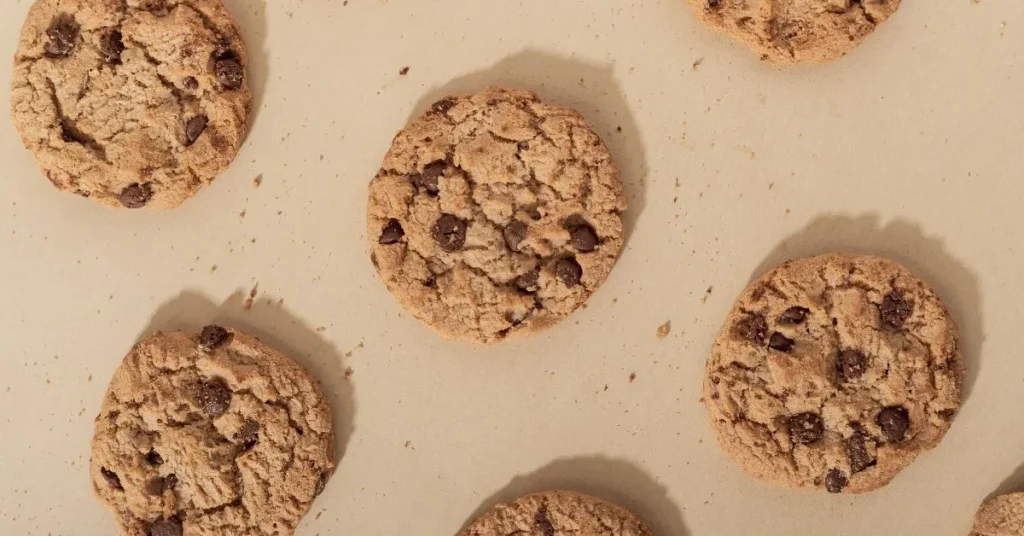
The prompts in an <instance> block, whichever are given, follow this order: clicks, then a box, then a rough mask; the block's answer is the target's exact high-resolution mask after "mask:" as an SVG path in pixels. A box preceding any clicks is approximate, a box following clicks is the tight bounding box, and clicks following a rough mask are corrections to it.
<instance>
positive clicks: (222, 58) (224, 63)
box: [213, 50, 245, 89]
mask: <svg viewBox="0 0 1024 536" xmlns="http://www.w3.org/2000/svg"><path fill="white" fill-rule="evenodd" d="M213 75H214V76H215V77H217V81H218V82H220V83H221V85H222V86H224V87H226V88H228V89H238V88H240V87H242V81H243V79H244V78H245V70H244V69H242V60H241V59H239V57H238V54H236V53H235V52H234V51H232V50H226V51H224V52H221V53H219V54H217V55H216V56H214V58H213Z"/></svg>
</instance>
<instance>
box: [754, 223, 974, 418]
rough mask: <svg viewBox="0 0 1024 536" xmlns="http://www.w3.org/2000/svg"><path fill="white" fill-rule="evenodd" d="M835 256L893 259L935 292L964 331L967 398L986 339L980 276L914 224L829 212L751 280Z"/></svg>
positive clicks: (768, 259)
mask: <svg viewBox="0 0 1024 536" xmlns="http://www.w3.org/2000/svg"><path fill="white" fill-rule="evenodd" d="M831 252H837V253H853V254H862V255H877V256H881V257H886V258H889V259H892V260H894V261H897V262H899V263H901V264H903V265H904V266H906V267H907V268H908V269H910V270H911V271H912V272H914V273H915V274H917V275H918V276H919V277H921V278H922V279H924V281H925V282H926V283H928V284H929V285H930V286H931V287H932V288H933V289H935V292H936V293H938V295H939V297H940V298H941V299H942V301H943V302H945V304H946V306H947V307H948V309H949V312H950V315H952V317H953V320H955V321H956V324H957V326H958V328H959V331H960V351H961V354H962V356H963V360H964V366H965V367H966V369H967V370H966V374H965V377H964V400H966V399H967V398H968V397H969V396H970V393H971V389H972V388H973V386H974V382H975V380H976V379H977V378H978V372H979V370H980V368H981V345H982V343H983V342H984V340H985V332H984V328H983V326H984V322H983V320H982V296H981V287H980V285H979V283H978V276H977V275H976V274H975V273H974V272H973V271H971V269H970V268H968V267H967V265H966V264H964V263H963V262H962V261H960V260H959V259H957V258H956V257H954V256H953V255H952V254H951V253H949V252H948V251H947V250H946V248H945V246H944V245H943V242H942V240H941V239H939V238H937V237H934V236H928V235H926V234H925V232H924V230H923V229H922V228H921V227H920V226H919V225H917V224H915V223H912V222H910V221H907V220H903V219H895V220H892V221H890V222H888V223H887V224H884V225H883V224H882V222H881V220H880V218H879V216H878V215H877V214H864V215H860V216H849V215H844V214H829V215H824V216H818V217H817V218H815V219H814V220H812V221H811V223H810V224H808V225H807V227H805V228H804V229H803V230H801V231H799V232H797V233H796V234H794V235H792V236H790V237H788V238H786V239H784V240H783V241H782V242H780V243H779V244H778V245H776V246H775V248H774V249H773V250H772V251H771V252H770V253H769V254H768V256H767V257H766V258H765V260H764V261H763V262H762V263H761V265H760V266H758V268H757V271H756V272H755V273H754V274H753V275H752V276H751V280H753V279H756V278H757V277H759V276H761V275H762V274H764V273H765V272H767V271H768V270H771V269H772V268H775V267H776V266H778V265H780V264H782V263H784V262H786V261H788V260H793V259H799V258H803V257H810V256H813V255H818V254H822V253H831Z"/></svg>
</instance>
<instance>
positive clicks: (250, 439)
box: [235, 419, 260, 452]
mask: <svg viewBox="0 0 1024 536" xmlns="http://www.w3.org/2000/svg"><path fill="white" fill-rule="evenodd" d="M259 439H260V423H258V422H256V421H254V420H252V419H246V420H245V422H244V423H242V427H241V428H239V429H238V434H237V435H236V436H235V440H236V441H238V442H239V443H241V444H242V452H246V451H248V450H250V449H252V448H253V447H255V446H256V443H257V442H258V441H259Z"/></svg>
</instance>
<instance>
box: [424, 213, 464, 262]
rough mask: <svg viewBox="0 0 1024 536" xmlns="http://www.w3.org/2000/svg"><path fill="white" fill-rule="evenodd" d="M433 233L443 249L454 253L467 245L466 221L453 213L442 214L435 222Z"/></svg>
mask: <svg viewBox="0 0 1024 536" xmlns="http://www.w3.org/2000/svg"><path fill="white" fill-rule="evenodd" d="M432 234H433V236H434V240H435V241H436V242H437V245H438V246H440V247H441V249H443V250H444V251H447V252H448V253H454V252H456V251H458V250H460V249H462V246H464V245H466V222H464V221H462V220H460V219H459V218H457V217H455V216H452V215H451V214H442V215H441V217H440V218H438V219H437V221H436V222H435V223H434V229H433V231H432Z"/></svg>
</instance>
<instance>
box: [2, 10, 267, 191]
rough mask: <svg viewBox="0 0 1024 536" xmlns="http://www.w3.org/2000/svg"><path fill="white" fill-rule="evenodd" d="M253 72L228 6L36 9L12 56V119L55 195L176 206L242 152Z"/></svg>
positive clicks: (29, 14) (27, 20)
mask: <svg viewBox="0 0 1024 536" xmlns="http://www.w3.org/2000/svg"><path fill="white" fill-rule="evenodd" d="M246 65H247V59H246V52H245V47H244V45H243V43H242V39H241V37H240V36H239V34H238V29H237V28H236V26H235V23H234V21H233V20H232V19H231V17H230V15H229V14H228V12H227V11H226V9H225V8H224V6H223V4H222V3H221V0H38V1H37V2H36V3H35V4H34V5H33V6H32V7H31V9H30V10H29V13H28V18H27V19H26V21H25V24H24V26H23V27H22V31H21V38H20V42H19V46H18V51H17V53H16V56H15V66H14V74H13V82H12V89H11V114H12V117H13V121H14V125H15V127H16V128H17V130H18V133H19V134H20V136H21V140H22V143H24V145H25V147H27V148H28V149H29V151H31V152H32V153H33V155H34V156H35V158H36V161H37V162H38V163H39V165H40V166H41V167H42V169H43V171H44V172H45V174H46V176H47V178H49V179H50V182H52V183H53V184H54V186H56V187H57V188H58V189H60V190H63V191H68V192H73V193H76V194H78V195H81V196H83V197H88V198H90V199H93V200H95V201H97V202H99V203H103V204H105V205H109V206H115V207H126V208H142V207H150V208H173V207H176V206H178V205H180V204H181V203H182V202H184V201H185V200H187V199H188V198H190V197H191V196H192V195H194V194H195V193H196V192H197V191H198V190H199V189H200V188H202V187H203V186H205V185H207V184H209V183H210V182H212V181H213V179H214V178H215V177H216V176H217V175H218V174H219V173H221V172H222V171H224V170H225V169H226V168H227V167H228V165H229V164H230V163H231V161H232V160H233V159H234V157H235V155H236V154H237V152H238V149H239V147H240V146H241V144H242V141H243V139H244V137H245V133H246V131H247V129H248V116H249V108H250V105H251V96H250V92H249V86H248V81H247V79H246V74H245V68H246Z"/></svg>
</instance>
